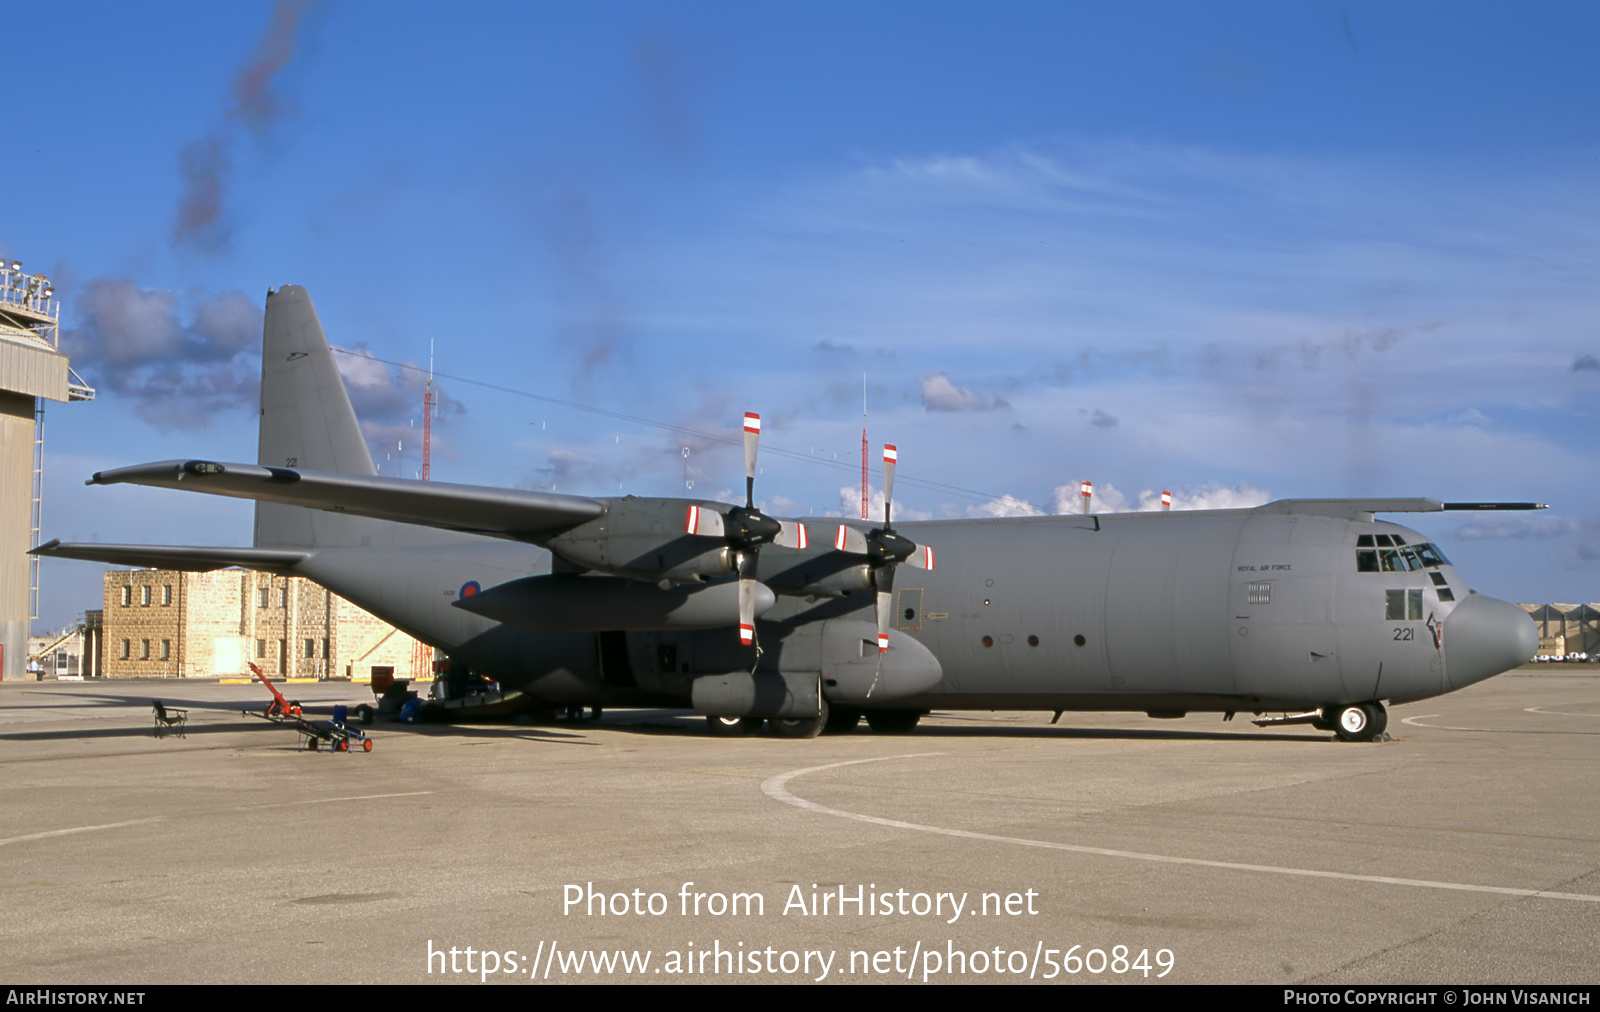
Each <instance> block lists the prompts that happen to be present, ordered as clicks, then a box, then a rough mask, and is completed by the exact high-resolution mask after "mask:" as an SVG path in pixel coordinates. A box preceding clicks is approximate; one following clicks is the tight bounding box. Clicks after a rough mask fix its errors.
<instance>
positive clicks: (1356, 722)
mask: <svg viewBox="0 0 1600 1012" xmlns="http://www.w3.org/2000/svg"><path fill="white" fill-rule="evenodd" d="M1322 716H1323V719H1324V721H1326V722H1327V724H1328V725H1329V726H1330V727H1331V729H1332V730H1333V733H1334V734H1336V735H1338V737H1339V740H1340V741H1372V740H1373V739H1375V738H1377V737H1378V736H1379V735H1381V734H1383V732H1384V730H1385V729H1386V728H1387V727H1388V726H1389V713H1388V711H1387V710H1385V709H1384V708H1383V704H1382V703H1378V702H1372V703H1351V704H1349V705H1348V706H1329V707H1324V708H1323V710H1322Z"/></svg>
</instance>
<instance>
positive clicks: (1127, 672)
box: [297, 510, 1533, 715]
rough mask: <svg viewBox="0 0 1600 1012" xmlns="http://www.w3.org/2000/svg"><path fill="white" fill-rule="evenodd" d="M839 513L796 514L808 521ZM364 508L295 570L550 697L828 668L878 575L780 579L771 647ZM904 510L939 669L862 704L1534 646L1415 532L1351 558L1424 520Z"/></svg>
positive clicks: (910, 582)
mask: <svg viewBox="0 0 1600 1012" xmlns="http://www.w3.org/2000/svg"><path fill="white" fill-rule="evenodd" d="M838 522H839V521H837V520H826V519H812V520H808V521H807V523H808V525H809V526H811V527H812V528H814V529H817V530H823V529H831V525H835V524H837V523H838ZM368 524H370V525H371V526H370V527H369V528H368V529H369V530H372V531H373V532H374V533H373V534H372V535H369V536H368V537H367V538H366V539H365V540H366V541H367V543H366V544H364V545H361V546H359V547H349V548H329V549H323V550H319V551H316V552H315V553H314V554H313V555H312V556H311V557H310V558H309V559H307V560H306V561H305V562H304V563H302V564H300V565H299V566H298V567H297V571H298V572H300V573H303V574H304V575H307V576H310V577H312V578H313V579H316V580H317V581H319V582H321V583H323V584H325V585H327V586H329V587H330V588H331V589H333V590H334V591H336V592H338V593H340V594H342V595H344V596H346V597H348V598H350V599H351V600H353V601H355V602H356V603H357V604H360V605H361V606H363V607H365V608H367V609H368V610H370V611H372V612H374V613H375V614H377V615H379V616H381V617H383V618H385V619H388V620H389V621H391V622H394V623H395V624H396V625H398V626H400V627H401V628H403V629H405V630H406V631H408V632H410V633H412V634H413V635H416V636H418V637H419V638H421V639H423V640H425V641H427V642H430V643H433V644H434V645H436V646H439V647H441V648H443V649H444V650H445V651H446V652H447V653H449V654H450V655H451V656H452V657H454V658H456V659H458V660H461V661H463V662H465V663H466V664H468V665H470V666H471V667H472V668H473V669H474V670H476V671H478V672H479V673H481V674H484V675H487V676H489V677H491V678H494V679H495V680H497V681H499V682H500V683H501V684H502V685H503V686H506V687H515V688H521V689H523V690H525V691H527V692H529V693H531V694H533V695H535V696H537V697H539V698H541V699H544V700H546V701H548V702H549V703H551V704H565V705H573V704H576V705H595V706H622V705H630V704H651V705H662V704H672V703H676V704H678V705H686V703H687V699H688V697H689V685H690V683H691V682H692V680H693V679H694V678H696V677H699V676H703V675H714V674H720V673H724V672H728V671H735V670H740V669H743V670H745V671H749V670H750V669H751V668H752V666H754V667H756V668H757V669H758V670H763V671H783V672H786V673H790V674H798V675H804V674H808V673H811V672H813V671H815V672H816V673H818V674H820V675H822V676H823V677H824V679H825V681H824V684H825V685H826V684H828V683H827V681H826V679H827V677H828V675H829V674H830V672H829V665H830V663H832V662H836V661H838V660H840V658H838V657H836V656H830V651H831V652H832V654H837V653H839V650H840V648H839V646H838V642H839V638H838V637H835V639H834V640H833V641H830V642H829V643H828V644H827V645H823V644H822V643H820V642H807V638H808V637H811V638H812V639H815V637H816V636H817V635H819V634H818V633H817V632H816V630H817V629H819V628H820V627H821V626H822V624H823V623H825V622H827V621H828V620H834V619H844V620H853V621H855V622H856V623H858V625H859V631H860V632H861V634H862V635H861V636H860V637H851V636H848V635H847V636H845V637H843V641H844V642H845V643H846V644H848V645H847V646H846V647H845V650H846V652H852V651H853V650H854V644H855V642H856V640H857V639H860V640H862V641H863V643H864V642H865V640H866V639H868V638H869V630H870V628H871V626H872V623H873V612H872V607H873V597H872V594H871V593H870V592H858V593H855V594H851V595H847V596H844V597H810V598H803V597H789V596H780V597H779V598H778V600H777V604H776V605H775V606H774V607H773V608H772V609H771V610H769V611H768V612H766V614H764V615H763V616H762V618H761V619H760V621H759V622H758V624H757V631H758V638H759V643H760V646H761V653H760V659H759V661H757V657H756V653H755V651H753V650H747V649H741V648H740V647H739V644H738V643H737V641H736V640H734V638H733V634H732V631H731V630H729V629H711V630H700V631H656V632H648V631H647V632H638V631H635V632H622V631H615V632H604V631H602V632H595V631H576V630H575V631H569V632H552V631H540V630H533V629H527V628H519V627H517V626H513V625H510V624H502V623H497V622H494V621H491V620H488V619H485V618H483V617H481V616H478V615H473V614H470V613H467V612H465V611H463V610H461V609H459V608H455V607H451V605H452V604H453V603H454V602H455V601H456V600H457V598H458V596H459V595H461V594H462V593H463V588H465V587H467V586H469V585H475V586H474V589H479V588H481V589H483V590H487V589H489V588H492V587H494V586H496V585H499V584H502V583H506V582H509V581H512V580H517V579H520V578H522V577H526V576H529V575H531V574H538V573H544V572H548V571H549V569H550V554H549V553H548V552H547V551H545V550H543V549H540V548H536V547H533V546H528V545H521V544H516V543H511V542H507V541H504V540H499V539H490V538H479V537H472V536H467V535H451V534H445V533H441V532H437V531H427V530H425V529H421V528H415V527H406V526H402V525H398V524H386V523H384V524H373V523H372V522H370V521H369V522H368ZM899 530H900V531H901V532H902V533H904V534H905V535H907V536H908V537H911V538H913V539H915V540H916V541H917V542H918V543H919V544H924V545H928V546H931V547H933V549H934V550H935V553H936V555H937V558H938V565H937V567H936V568H935V569H934V570H932V571H922V570H915V569H912V568H910V567H908V566H901V567H899V568H898V571H897V577H896V586H895V588H894V599H893V605H894V608H893V615H894V620H893V631H892V632H891V636H890V652H889V654H890V657H891V659H892V657H893V655H894V654H895V653H896V651H897V650H899V651H901V652H902V653H903V654H905V655H906V656H907V657H908V659H909V660H912V661H914V660H915V658H920V657H923V656H925V655H931V657H932V658H933V659H934V660H935V662H936V664H937V672H936V673H935V674H936V679H935V680H932V684H931V685H928V686H927V687H925V688H919V689H918V690H917V691H915V692H914V693H911V694H909V695H907V694H900V695H897V696H892V697H891V698H880V699H876V700H874V699H870V698H869V699H866V700H861V699H856V700H853V702H854V703H855V704H856V705H863V706H865V707H866V708H871V707H873V706H882V707H894V708H900V709H931V708H944V709H995V708H1006V709H1052V710H1055V709H1061V710H1139V711H1146V712H1152V713H1160V714H1172V715H1177V714H1179V713H1182V712H1187V711H1236V710H1237V711H1247V712H1264V711H1277V710H1294V709H1304V708H1308V707H1316V706H1327V705H1336V704H1343V703H1351V702H1356V701H1363V700H1379V699H1387V700H1390V701H1391V702H1406V701H1411V700H1417V699H1423V698H1427V697H1430V696H1436V695H1439V694H1441V693H1445V692H1449V691H1452V690H1454V689H1459V688H1461V687H1462V686H1464V685H1467V684H1470V683H1472V682H1475V681H1478V680H1481V679H1483V678H1487V677H1489V676H1491V675H1493V674H1496V673H1498V672H1500V671H1503V670H1506V669H1509V668H1511V667H1515V666H1516V665H1518V664H1520V663H1522V662H1523V661H1524V660H1526V659H1527V657H1528V655H1530V654H1531V653H1532V645H1531V643H1530V637H1531V635H1532V633H1533V627H1532V623H1531V622H1529V621H1528V620H1527V618H1526V616H1525V615H1523V614H1522V612H1521V610H1520V609H1518V608H1516V607H1515V606H1513V605H1509V604H1506V603H1505V602H1500V601H1495V600H1493V599H1490V598H1486V597H1481V596H1479V595H1475V594H1473V593H1472V592H1470V591H1469V590H1468V589H1467V587H1466V585H1465V581H1464V580H1463V579H1462V578H1461V576H1460V575H1459V573H1458V572H1457V571H1456V569H1455V568H1454V567H1453V566H1452V565H1450V564H1449V563H1447V562H1443V561H1442V560H1441V561H1440V562H1438V563H1437V564H1431V565H1426V566H1423V567H1421V568H1411V567H1416V566H1417V562H1416V561H1415V559H1416V556H1415V553H1413V554H1412V559H1413V561H1412V563H1411V564H1410V566H1409V567H1408V566H1407V565H1406V564H1405V563H1404V562H1396V563H1395V564H1394V566H1393V568H1391V569H1387V570H1385V569H1383V568H1381V567H1379V568H1378V569H1377V571H1369V572H1363V571H1359V569H1358V561H1357V557H1358V547H1357V544H1358V540H1360V539H1362V536H1363V535H1366V536H1369V537H1368V539H1367V543H1368V544H1371V536H1376V535H1383V536H1385V537H1386V538H1399V539H1400V540H1402V541H1403V542H1404V543H1406V544H1407V545H1410V546H1420V545H1423V544H1425V543H1426V539H1425V538H1424V537H1422V536H1421V535H1419V534H1417V533H1416V532H1414V531H1411V530H1408V529H1407V528H1404V527H1400V526H1398V525H1395V524H1390V523H1386V522H1383V521H1371V520H1350V519H1344V518H1339V517H1329V516H1317V515H1295V514H1292V513H1272V512H1262V511H1259V510H1221V511H1207V512H1176V513H1128V514H1101V515H1096V516H1068V517H1031V518H1008V519H994V520H963V521H933V522H925V523H908V524H904V525H901V527H900V528H899ZM1373 554H1374V557H1376V553H1373ZM1392 554H1393V555H1394V556H1395V558H1397V559H1398V558H1399V555H1400V553H1399V551H1398V550H1397V551H1394V552H1393V553H1392ZM827 556H828V553H827V551H826V550H825V549H811V550H808V551H799V550H786V549H779V548H775V547H772V546H768V547H767V548H765V549H764V550H763V551H762V553H761V556H760V559H759V566H760V569H759V573H760V575H761V578H762V579H767V578H768V577H769V576H770V577H772V578H773V579H774V581H775V582H781V576H780V574H781V573H783V572H785V571H789V570H792V569H794V568H796V567H802V566H805V565H808V564H813V563H820V562H821V561H823V560H825V559H826V558H827ZM1441 592H1443V593H1441ZM1447 598H1453V599H1447ZM1397 600H1398V601H1399V602H1400V605H1399V608H1398V609H1396V608H1395V602H1396V601H1397ZM1419 605H1420V607H1419ZM597 622H601V623H602V624H603V620H599V619H597ZM919 648H925V651H924V650H922V649H919ZM875 652H876V651H875V648H874V649H873V651H870V652H869V651H867V650H866V649H865V647H864V646H863V648H862V649H861V651H860V652H859V653H853V654H852V656H850V657H848V658H846V659H848V660H851V661H859V662H860V663H868V662H872V661H874V655H875ZM923 663H924V664H925V663H926V662H923ZM825 694H829V693H828V692H827V691H826V690H825ZM836 701H837V700H836Z"/></svg>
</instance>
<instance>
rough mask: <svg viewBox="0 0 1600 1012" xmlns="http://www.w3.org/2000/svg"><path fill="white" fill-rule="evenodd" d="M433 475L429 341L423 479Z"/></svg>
mask: <svg viewBox="0 0 1600 1012" xmlns="http://www.w3.org/2000/svg"><path fill="white" fill-rule="evenodd" d="M432 477H433V342H432V341H431V340H430V341H429V342H428V388H427V390H425V391H423V394H422V480H423V481H431V480H432Z"/></svg>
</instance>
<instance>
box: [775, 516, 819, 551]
mask: <svg viewBox="0 0 1600 1012" xmlns="http://www.w3.org/2000/svg"><path fill="white" fill-rule="evenodd" d="M778 525H779V526H780V527H782V528H783V529H782V530H781V531H779V532H778V536H777V537H776V538H774V539H773V540H772V543H773V544H775V545H777V546H778V547H779V548H808V547H810V545H811V535H810V534H809V533H808V532H807V531H806V525H805V524H803V523H801V522H800V521H798V520H779V521H778Z"/></svg>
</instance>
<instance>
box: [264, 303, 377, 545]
mask: <svg viewBox="0 0 1600 1012" xmlns="http://www.w3.org/2000/svg"><path fill="white" fill-rule="evenodd" d="M266 317H267V319H266V326H265V329H264V333H263V336H262V342H261V442H260V444H259V448H258V451H257V454H256V462H257V463H260V464H264V465H266V466H269V467H293V468H302V469H305V470H308V471H337V472H341V473H344V474H376V473H377V469H376V468H374V467H373V466H372V454H371V453H369V452H368V450H367V442H366V440H365V439H364V438H363V437H362V435H361V426H360V424H359V423H358V422H357V421H356V413H355V411H354V409H352V408H351V407H350V395H349V394H348V393H346V392H345V388H344V381H343V380H342V379H341V378H340V376H339V368H338V366H337V365H336V364H335V362H334V360H333V352H332V351H331V350H329V348H328V339H327V338H326V337H325V336H323V333H322V323H321V321H319V320H318V319H317V310H316V308H315V307H314V306H312V304H311V296H310V295H309V294H307V292H306V290H305V289H304V288H301V287H300V286H299V285H284V286H283V287H282V288H280V289H278V290H277V291H276V292H274V291H270V290H269V291H268V292H267V313H266ZM349 519H350V518H346V517H335V516H331V515H328V514H319V513H318V512H317V511H313V510H308V509H304V508H302V507H299V506H282V505H278V504H275V503H262V502H258V503H257V504H256V536H255V543H256V546H257V547H276V546H295V547H329V546H331V545H335V544H343V543H348V542H349V541H350V539H351V538H352V536H354V535H355V533H356V532H355V531H354V530H353V525H352V524H350V523H349ZM347 528H350V529H347Z"/></svg>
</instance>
